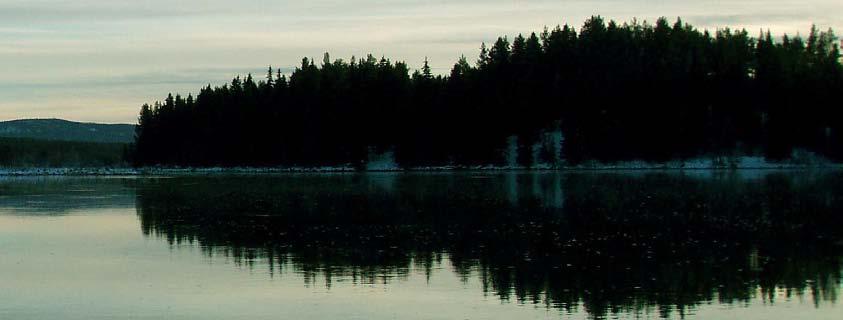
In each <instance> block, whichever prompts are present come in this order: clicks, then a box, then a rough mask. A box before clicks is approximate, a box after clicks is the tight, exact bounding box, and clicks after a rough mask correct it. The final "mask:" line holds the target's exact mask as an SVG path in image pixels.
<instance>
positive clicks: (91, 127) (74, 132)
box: [0, 119, 135, 143]
mask: <svg viewBox="0 0 843 320" xmlns="http://www.w3.org/2000/svg"><path fill="white" fill-rule="evenodd" d="M0 137H8V138H30V139H39V140H55V141H79V142H108V143H130V142H132V141H134V138H135V125H132V124H102V123H85V122H74V121H68V120H63V119H21V120H10V121H0Z"/></svg>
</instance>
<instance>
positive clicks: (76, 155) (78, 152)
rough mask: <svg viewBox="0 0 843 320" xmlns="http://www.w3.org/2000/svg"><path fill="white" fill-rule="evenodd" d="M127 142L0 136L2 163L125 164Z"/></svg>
mask: <svg viewBox="0 0 843 320" xmlns="http://www.w3.org/2000/svg"><path fill="white" fill-rule="evenodd" d="M126 147H127V146H126V144H125V143H103V142H82V141H56V140H39V139H29V138H5V137H0V167H14V168H26V167H122V166H126V165H127V163H126V161H125V159H126V157H127V156H128V155H127V149H126Z"/></svg>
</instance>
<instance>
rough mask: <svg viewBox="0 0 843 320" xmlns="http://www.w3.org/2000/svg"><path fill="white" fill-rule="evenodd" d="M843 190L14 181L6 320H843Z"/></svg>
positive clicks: (357, 179) (4, 287)
mask: <svg viewBox="0 0 843 320" xmlns="http://www.w3.org/2000/svg"><path fill="white" fill-rule="evenodd" d="M841 209H843V172H801V171H792V172H775V171H738V172H732V173H728V172H710V171H692V172H685V173H679V172H672V173H663V172H662V173H660V172H613V173H500V174H468V173H460V174H367V175H356V174H334V175H279V176H232V177H219V176H217V177H173V178H0V319H112V318H131V319H164V318H166V319H279V318H280V319H301V318H316V319H594V318H621V319H626V318H636V319H637V318H645V319H646V318H683V317H684V318H686V319H711V318H716V319H797V318H798V319H840V318H841V316H843V308H841V307H840V305H839V302H838V292H840V291H841V290H843V286H842V285H841V272H843V264H841V263H843V228H841V222H843V211H841Z"/></svg>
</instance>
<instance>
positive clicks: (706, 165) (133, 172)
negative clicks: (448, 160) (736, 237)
mask: <svg viewBox="0 0 843 320" xmlns="http://www.w3.org/2000/svg"><path fill="white" fill-rule="evenodd" d="M804 169H843V163H831V162H828V161H794V160H787V161H781V162H770V161H766V160H764V159H763V158H762V157H739V158H730V159H722V158H721V159H693V160H684V161H679V160H677V161H668V162H646V161H623V162H617V163H612V164H606V163H599V162H586V163H582V164H579V165H576V166H566V165H562V166H551V165H546V164H542V165H537V166H534V167H533V168H526V167H518V166H492V165H488V166H429V167H414V168H410V169H401V168H399V167H398V166H389V165H387V166H384V165H378V166H375V167H368V168H367V169H366V170H363V172H463V171H477V172H495V171H536V172H541V171H605V170H654V171H656V170H680V171H681V170H804ZM353 172H358V170H356V169H354V168H353V167H351V166H335V167H225V168H223V167H209V168H180V167H145V168H0V176H167V175H214V174H285V173H353Z"/></svg>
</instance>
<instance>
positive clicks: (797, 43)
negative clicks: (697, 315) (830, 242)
mask: <svg viewBox="0 0 843 320" xmlns="http://www.w3.org/2000/svg"><path fill="white" fill-rule="evenodd" d="M480 51H481V52H480V57H479V59H478V60H477V61H476V63H474V65H472V64H470V63H469V62H468V61H467V59H465V58H462V59H460V60H459V62H457V63H456V64H455V65H454V67H453V69H452V70H451V72H450V74H449V75H446V76H440V75H433V74H432V73H431V71H430V67H429V66H428V64H427V61H425V64H424V67H423V68H422V70H420V71H415V72H413V73H412V74H411V73H410V71H409V69H408V67H407V65H406V64H405V63H403V62H393V61H391V60H389V59H386V58H381V59H376V58H375V57H373V56H371V55H369V56H367V57H365V58H362V59H356V58H353V57H352V58H351V60H350V61H343V60H331V59H330V58H329V56H328V54H325V57H324V60H323V62H322V63H321V65H317V64H316V63H314V61H313V60H312V59H307V58H305V59H303V60H302V64H301V66H300V67H299V68H297V69H296V70H295V71H294V72H293V73H292V75H291V76H290V77H289V78H287V77H286V75H281V74H280V72H279V73H278V74H275V73H274V72H273V71H272V68H271V67H270V69H269V73H268V74H267V76H266V80H263V81H256V80H254V79H253V78H252V76H251V75H249V76H248V77H246V78H245V79H241V78H240V77H238V78H235V79H234V80H233V81H232V82H231V84H228V85H224V86H222V87H216V88H212V87H211V86H210V85H209V86H208V87H206V88H203V89H202V90H201V91H200V93H199V95H198V96H196V97H193V96H188V97H187V98H183V97H181V96H178V95H177V96H175V97H173V96H172V95H170V96H169V97H167V99H166V100H165V101H164V102H159V103H155V104H154V105H153V106H149V105H144V106H143V108H142V110H141V112H140V118H139V124H140V126H139V127H138V129H137V141H136V145H135V147H136V152H135V158H134V161H135V162H136V164H138V165H185V166H243V165H246V166H276V165H284V166H319V165H354V166H362V165H364V164H365V163H366V162H367V161H369V160H370V155H371V154H376V153H380V152H386V151H392V152H393V154H394V156H395V159H396V160H397V162H398V164H399V165H401V166H403V167H412V166H420V165H446V164H449V165H476V164H503V163H504V162H505V161H506V156H505V155H506V154H507V152H506V150H508V149H512V150H515V153H517V156H515V157H514V158H515V159H517V162H518V164H520V165H523V166H531V165H534V164H536V163H539V162H543V163H551V164H558V163H559V162H560V159H565V161H567V162H568V163H569V164H575V163H578V162H581V161H583V160H600V161H616V160H626V159H643V160H667V159H677V158H690V157H696V156H703V155H736V154H744V155H748V154H752V155H764V156H766V157H767V158H769V159H782V158H787V157H789V156H790V155H791V153H792V151H793V150H794V149H803V150H809V151H812V152H816V153H818V154H820V155H823V156H825V157H828V158H831V159H837V160H839V159H841V158H843V145H841V141H843V140H841V139H843V117H841V115H840V113H841V111H840V108H839V107H840V103H841V102H840V101H841V100H840V98H839V93H840V92H843V68H841V63H840V53H839V48H838V45H837V43H836V37H835V36H834V34H833V32H832V31H831V30H829V31H827V32H821V31H818V30H817V29H816V28H812V30H811V32H810V34H809V35H808V37H807V38H801V37H798V36H797V37H788V36H784V37H782V38H781V39H773V38H772V37H771V36H770V33H769V32H762V33H761V35H760V36H759V37H758V38H753V37H750V36H749V35H748V34H747V32H746V31H744V30H742V31H733V30H729V29H722V30H718V31H717V32H715V33H713V34H712V33H709V32H708V31H699V30H697V29H694V28H693V27H692V26H690V25H687V24H683V23H682V22H681V20H678V21H677V22H676V23H674V24H673V25H671V24H670V23H668V21H667V20H665V19H659V20H658V21H657V22H656V23H655V24H654V25H651V24H647V23H644V24H641V23H638V22H631V23H625V24H622V25H621V24H617V23H615V22H613V21H612V22H608V23H606V22H605V21H604V20H603V19H602V18H600V17H593V18H591V19H589V20H588V21H586V22H585V24H584V25H583V26H582V28H580V29H579V31H577V30H575V29H574V28H572V27H570V26H567V25H566V26H564V27H556V28H554V29H552V30H547V29H546V30H545V31H544V32H542V33H541V34H538V35H537V34H535V33H533V34H530V35H528V36H522V35H518V36H517V37H515V38H514V39H512V41H510V40H509V39H507V38H506V37H502V38H499V39H498V40H497V41H496V42H495V43H494V44H492V45H491V46H486V45H485V44H484V45H483V46H482V47H481V50H480ZM555 132H561V134H562V136H563V137H564V139H559V134H558V133H557V134H553V133H555ZM512 137H515V138H514V139H513V138H512ZM513 141H514V142H513ZM559 141H564V142H562V143H561V144H560V143H559ZM509 145H517V148H512V147H509ZM510 154H511V152H510Z"/></svg>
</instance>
